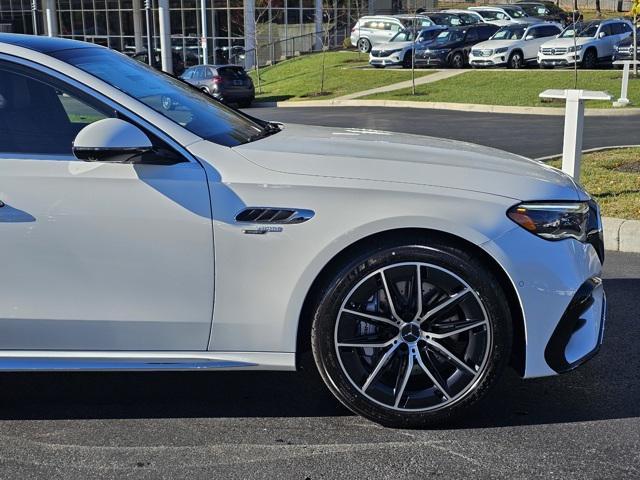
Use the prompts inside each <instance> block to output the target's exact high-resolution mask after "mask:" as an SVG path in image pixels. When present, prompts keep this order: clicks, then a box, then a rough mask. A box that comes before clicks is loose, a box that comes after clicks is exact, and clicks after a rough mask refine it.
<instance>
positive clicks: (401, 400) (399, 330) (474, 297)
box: [312, 241, 512, 427]
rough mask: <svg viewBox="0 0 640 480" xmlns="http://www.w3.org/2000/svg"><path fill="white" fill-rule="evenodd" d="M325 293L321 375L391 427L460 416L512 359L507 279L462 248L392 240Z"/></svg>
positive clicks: (319, 331)
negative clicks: (504, 287) (503, 281)
mask: <svg viewBox="0 0 640 480" xmlns="http://www.w3.org/2000/svg"><path fill="white" fill-rule="evenodd" d="M323 292H324V294H323V296H322V298H321V299H320V300H319V302H318V304H317V309H316V314H315V317H314V321H313V327H312V345H313V353H314V357H315V360H316V364H317V366H318V369H319V371H320V374H321V375H322V377H323V379H324V380H325V382H326V384H327V385H328V387H329V389H330V390H331V391H332V392H333V393H334V394H335V396H336V397H337V398H338V399H339V400H340V401H341V402H342V403H343V404H345V405H346V406H347V407H348V408H350V409H351V410H353V411H354V412H356V413H358V414H360V415H362V416H364V417H367V418H369V419H371V420H373V421H375V422H378V423H381V424H383V425H387V426H393V427H418V426H421V427H424V426H429V425H435V424H442V423H444V422H446V421H448V420H450V419H451V418H453V417H455V416H457V415H459V414H461V413H462V412H464V411H465V410H467V409H468V408H469V407H470V406H471V405H472V404H474V403H475V402H477V401H478V399H480V398H481V397H482V395H483V394H484V393H485V392H486V391H487V390H488V389H489V387H491V385H492V384H493V383H494V382H495V380H496V379H497V377H498V376H499V374H500V373H501V371H502V370H503V368H504V366H505V364H506V362H507V359H508V357H509V352H510V348H511V338H512V326H511V320H510V313H509V307H508V303H507V301H506V298H505V296H504V293H503V292H502V289H501V287H500V284H499V282H498V281H497V279H496V278H495V276H494V275H493V274H492V273H491V270H490V268H487V265H485V264H484V263H482V262H481V261H479V260H478V259H477V256H475V255H472V254H470V253H469V252H466V251H464V250H462V249H460V248H457V247H453V246H450V245H447V244H445V243H438V242H432V243H428V244H425V243H424V242H421V241H416V242H409V243H407V242H406V241H405V242H391V243H387V244H386V245H385V246H383V247H378V248H372V249H370V250H368V251H367V252H365V253H364V254H363V255H362V256H361V257H359V258H358V259H356V260H354V261H352V262H351V263H350V264H349V265H347V266H346V268H345V269H343V270H342V271H341V272H339V273H337V274H336V275H335V277H334V278H333V281H332V282H331V283H329V284H328V285H327V287H326V288H325V289H324V290H323Z"/></svg>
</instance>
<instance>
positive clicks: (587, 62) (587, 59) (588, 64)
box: [581, 49, 598, 70]
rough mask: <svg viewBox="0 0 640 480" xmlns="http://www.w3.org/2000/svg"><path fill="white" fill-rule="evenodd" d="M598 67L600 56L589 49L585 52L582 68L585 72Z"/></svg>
mask: <svg viewBox="0 0 640 480" xmlns="http://www.w3.org/2000/svg"><path fill="white" fill-rule="evenodd" d="M597 65H598V54H597V53H596V51H595V50H593V49H589V50H587V51H586V52H584V57H582V65H581V66H582V68H584V69H585V70H592V69H594V68H596V66H597Z"/></svg>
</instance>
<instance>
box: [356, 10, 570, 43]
mask: <svg viewBox="0 0 640 480" xmlns="http://www.w3.org/2000/svg"><path fill="white" fill-rule="evenodd" d="M579 20H581V15H580V13H579V12H572V13H570V12H565V11H564V10H562V9H561V8H560V7H558V6H557V5H555V4H554V3H553V2H550V1H547V0H540V1H533V0H521V1H519V2H518V3H516V4H505V5H491V6H481V7H469V8H468V9H466V10H462V9H449V10H437V11H435V10H434V11H428V10H420V11H419V13H416V14H415V15H407V14H404V15H372V16H364V17H362V18H360V19H359V20H358V21H357V22H356V24H355V25H354V26H353V28H352V30H351V37H350V40H351V44H352V45H354V46H356V47H357V48H358V49H359V50H360V51H361V52H363V53H369V52H370V51H371V48H372V47H373V46H374V45H376V44H379V43H384V42H388V41H390V40H391V38H393V37H394V36H395V35H396V34H398V33H399V32H401V31H402V30H406V29H412V30H417V29H422V28H426V27H430V26H434V25H440V26H445V27H461V26H466V25H475V24H478V23H488V24H491V25H497V26H498V27H503V26H505V25H509V24H514V23H540V22H549V23H557V24H558V25H560V27H563V26H566V25H569V24H570V23H573V22H574V21H579Z"/></svg>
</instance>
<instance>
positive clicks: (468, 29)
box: [415, 23, 500, 68]
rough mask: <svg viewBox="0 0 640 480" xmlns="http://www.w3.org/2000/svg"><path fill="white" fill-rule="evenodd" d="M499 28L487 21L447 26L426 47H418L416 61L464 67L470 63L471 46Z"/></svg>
mask: <svg viewBox="0 0 640 480" xmlns="http://www.w3.org/2000/svg"><path fill="white" fill-rule="evenodd" d="M499 29H500V27H498V26H497V25H490V24H487V23H477V24H475V25H467V26H464V27H451V28H447V29H446V30H444V31H443V32H442V33H440V34H439V35H438V36H437V37H436V38H435V40H433V41H432V42H431V43H429V44H428V46H427V47H426V48H424V49H420V48H416V54H415V63H416V65H426V66H431V65H433V66H447V67H453V68H464V66H465V65H467V64H468V59H469V52H470V51H471V47H473V46H474V45H475V44H476V43H480V42H484V41H485V40H488V39H489V38H490V37H491V36H492V35H493V34H494V33H496V32H497V31H498V30H499Z"/></svg>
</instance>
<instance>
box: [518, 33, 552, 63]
mask: <svg viewBox="0 0 640 480" xmlns="http://www.w3.org/2000/svg"><path fill="white" fill-rule="evenodd" d="M545 28H547V27H544V26H539V27H530V28H529V29H528V30H527V32H526V33H525V37H524V42H522V53H523V54H524V59H525V60H526V61H529V60H531V59H533V58H536V57H537V55H538V48H539V47H540V45H542V44H543V43H544V42H546V41H547V40H548V38H547V37H546V36H545V31H544V29H545Z"/></svg>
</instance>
